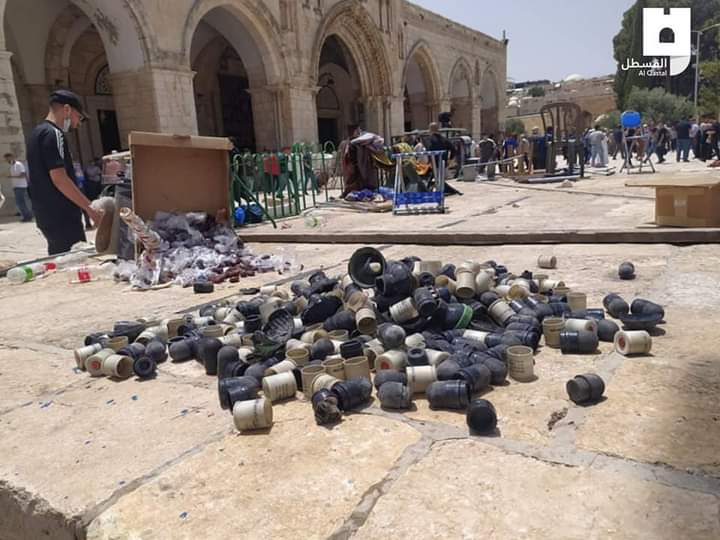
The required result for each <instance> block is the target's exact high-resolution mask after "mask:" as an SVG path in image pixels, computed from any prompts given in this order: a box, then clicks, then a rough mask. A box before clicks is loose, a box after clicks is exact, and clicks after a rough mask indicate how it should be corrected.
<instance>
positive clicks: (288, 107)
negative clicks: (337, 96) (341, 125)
mask: <svg viewBox="0 0 720 540" xmlns="http://www.w3.org/2000/svg"><path fill="white" fill-rule="evenodd" d="M317 93H318V87H308V86H303V85H301V84H292V83H291V84H289V85H288V86H286V87H284V88H283V90H282V92H280V94H279V98H280V125H281V134H282V142H283V146H290V145H293V144H295V143H297V142H307V143H314V142H318V120H317ZM340 135H341V136H342V133H340Z"/></svg>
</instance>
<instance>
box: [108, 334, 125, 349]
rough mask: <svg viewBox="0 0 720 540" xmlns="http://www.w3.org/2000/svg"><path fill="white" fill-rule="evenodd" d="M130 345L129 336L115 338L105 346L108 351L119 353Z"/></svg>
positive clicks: (109, 340) (110, 339)
mask: <svg viewBox="0 0 720 540" xmlns="http://www.w3.org/2000/svg"><path fill="white" fill-rule="evenodd" d="M127 345H128V338H127V336H114V337H111V338H109V339H108V340H107V343H106V344H105V346H106V347H107V348H108V349H112V350H113V351H115V352H117V351H119V350H120V349H122V348H123V347H127Z"/></svg>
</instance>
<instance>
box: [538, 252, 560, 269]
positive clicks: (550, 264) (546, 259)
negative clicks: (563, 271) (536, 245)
mask: <svg viewBox="0 0 720 540" xmlns="http://www.w3.org/2000/svg"><path fill="white" fill-rule="evenodd" d="M537 264H538V267H540V268H545V269H548V270H552V269H553V268H556V267H557V258H556V257H555V255H547V254H546V255H540V256H539V257H538V261H537Z"/></svg>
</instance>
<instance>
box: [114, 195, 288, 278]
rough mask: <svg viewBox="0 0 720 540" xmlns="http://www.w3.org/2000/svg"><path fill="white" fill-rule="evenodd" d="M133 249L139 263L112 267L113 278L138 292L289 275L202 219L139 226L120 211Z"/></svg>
mask: <svg viewBox="0 0 720 540" xmlns="http://www.w3.org/2000/svg"><path fill="white" fill-rule="evenodd" d="M120 217H121V218H122V219H123V220H124V221H125V222H126V223H127V224H128V227H129V228H130V230H131V231H132V233H133V234H134V236H135V239H136V240H137V242H138V243H140V244H141V245H142V246H143V250H142V252H141V254H140V257H139V261H138V262H137V263H136V262H135V261H126V262H124V263H120V264H119V265H118V268H117V271H116V277H117V278H118V279H120V280H125V281H129V282H130V284H131V285H132V286H133V287H135V288H138V289H148V288H151V287H154V286H157V285H161V284H165V283H169V282H173V283H176V284H178V285H181V286H183V287H187V286H189V285H193V284H196V283H198V282H201V283H213V284H216V283H222V282H223V281H226V280H227V281H230V282H231V283H237V282H238V281H239V279H240V278H241V277H249V276H254V275H255V274H256V273H263V272H271V271H278V272H283V271H287V270H290V267H291V266H292V263H291V262H290V261H287V260H285V259H284V258H283V257H278V256H270V255H264V256H256V255H254V254H253V253H252V252H251V251H250V250H249V249H247V248H245V247H244V246H243V244H242V242H241V241H240V239H239V238H238V237H237V235H236V234H235V232H234V231H233V230H232V228H230V226H229V225H227V224H224V223H219V222H218V221H217V220H216V219H215V218H214V217H213V216H211V215H208V214H206V213H197V212H196V213H186V214H175V213H168V212H158V213H157V214H156V216H155V220H154V221H152V222H150V223H149V224H147V225H146V224H145V223H144V222H143V220H142V219H140V218H139V217H138V216H137V215H135V214H134V213H133V212H132V211H131V210H130V209H128V208H123V209H121V210H120Z"/></svg>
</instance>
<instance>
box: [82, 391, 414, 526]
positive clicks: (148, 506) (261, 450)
mask: <svg viewBox="0 0 720 540" xmlns="http://www.w3.org/2000/svg"><path fill="white" fill-rule="evenodd" d="M298 411H301V412H302V414H301V415H300V416H301V417H300V418H298V417H297V416H296V417H294V418H288V414H287V413H288V412H290V413H291V414H292V413H295V414H297V412H298ZM308 411H309V406H308V405H307V404H304V403H300V402H294V403H288V404H287V405H286V406H284V407H275V410H274V413H275V415H276V422H275V425H274V426H273V428H272V429H271V430H270V432H269V433H267V434H265V433H261V434H256V435H239V434H237V435H236V434H234V435H230V436H228V437H226V438H224V439H223V440H222V441H219V442H217V443H214V444H212V445H209V446H208V447H207V448H206V449H204V450H203V451H202V452H201V453H199V454H198V455H196V456H194V457H192V458H190V459H188V460H186V461H185V462H184V463H183V464H181V465H179V466H177V467H173V468H172V470H169V471H167V473H165V474H162V475H160V476H159V477H158V478H157V479H155V480H153V481H152V482H150V483H148V484H146V485H144V486H143V487H141V488H140V489H138V490H136V491H135V492H134V493H132V494H131V495H128V496H127V497H123V498H122V499H120V500H119V501H118V502H117V504H115V505H114V506H112V507H111V508H109V509H108V510H107V511H106V512H105V513H103V514H101V515H100V516H99V517H98V518H97V519H96V520H95V521H94V522H93V523H92V525H91V526H90V529H89V531H88V539H92V540H110V539H115V538H143V539H144V540H151V539H155V538H168V537H169V535H168V532H169V531H172V534H171V536H172V538H175V539H186V538H187V539H195V538H222V537H232V538H273V539H284V538H287V539H295V538H326V537H328V536H329V535H330V534H332V532H333V531H334V530H335V529H336V528H338V527H339V526H341V525H342V524H343V522H344V521H345V519H346V517H347V516H348V515H349V514H350V513H351V512H352V511H353V509H354V508H355V506H356V505H357V504H358V503H359V502H360V500H361V498H362V497H363V495H364V494H365V492H366V491H367V490H370V489H372V488H373V486H374V485H375V484H377V483H378V482H380V481H381V480H382V479H383V477H384V476H385V475H386V473H387V471H388V470H389V469H391V468H392V467H393V466H394V464H395V461H396V460H398V458H400V456H401V454H402V453H403V452H404V451H405V450H406V449H407V448H408V447H409V446H411V445H413V444H415V443H416V442H417V441H418V440H419V439H420V433H418V432H417V431H416V430H414V429H412V428H410V427H408V426H406V425H404V424H402V423H399V422H393V421H390V420H387V419H383V418H377V417H372V416H365V415H352V416H347V417H345V419H344V420H343V422H342V423H341V424H339V425H338V426H336V427H334V428H333V429H325V428H322V427H318V426H315V425H313V422H312V421H311V420H310V418H309V412H308Z"/></svg>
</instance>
